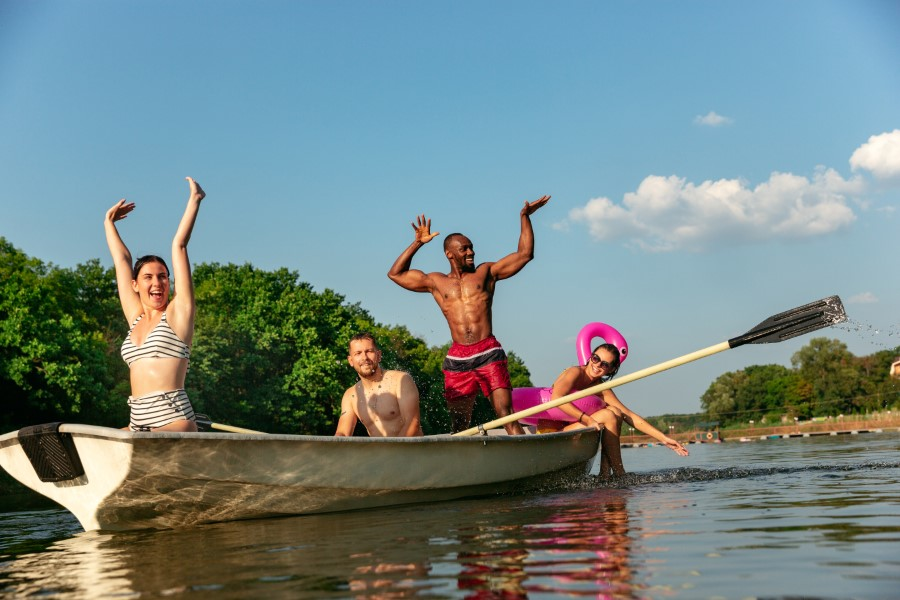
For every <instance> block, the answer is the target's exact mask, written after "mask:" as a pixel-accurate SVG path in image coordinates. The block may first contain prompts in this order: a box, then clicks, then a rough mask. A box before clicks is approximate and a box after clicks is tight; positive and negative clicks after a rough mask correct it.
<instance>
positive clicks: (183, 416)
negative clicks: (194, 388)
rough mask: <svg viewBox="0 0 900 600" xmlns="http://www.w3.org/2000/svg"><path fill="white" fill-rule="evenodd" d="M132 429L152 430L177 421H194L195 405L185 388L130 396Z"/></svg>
mask: <svg viewBox="0 0 900 600" xmlns="http://www.w3.org/2000/svg"><path fill="white" fill-rule="evenodd" d="M128 406H130V407H131V418H130V422H129V424H128V426H129V428H130V429H131V430H132V431H150V430H151V429H154V428H156V427H162V426H163V425H168V424H169V423H173V422H175V421H182V420H185V421H193V420H194V407H193V406H191V401H190V400H188V396H187V392H185V391H184V389H179V390H172V391H171V392H153V393H152V394H147V395H145V396H140V397H139V398H135V397H134V396H131V397H129V398H128Z"/></svg>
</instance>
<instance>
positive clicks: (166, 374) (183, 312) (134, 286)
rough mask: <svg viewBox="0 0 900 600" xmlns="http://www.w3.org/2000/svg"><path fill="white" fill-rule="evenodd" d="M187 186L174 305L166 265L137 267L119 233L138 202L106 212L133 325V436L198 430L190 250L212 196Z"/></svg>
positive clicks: (129, 341)
mask: <svg viewBox="0 0 900 600" xmlns="http://www.w3.org/2000/svg"><path fill="white" fill-rule="evenodd" d="M187 181H188V183H189V184H190V197H189V198H188V204H187V208H186V209H185V211H184V216H183V217H181V223H180V224H179V225H178V231H176V232H175V238H174V239H173V240H172V268H173V274H174V276H175V281H177V282H178V293H177V294H175V295H174V296H172V298H171V300H170V298H169V294H170V292H171V281H170V279H169V268H168V267H167V266H166V263H165V261H164V260H163V259H162V258H160V257H158V256H153V255H148V256H143V257H141V258H139V259H138V260H137V261H136V262H135V263H134V267H132V265H131V252H129V251H128V248H127V247H126V246H125V244H124V243H123V242H122V238H121V237H120V236H119V232H118V230H117V229H116V225H115V223H116V221H119V220H121V219H124V218H125V217H126V216H127V215H128V213H130V212H131V211H132V210H134V203H133V202H126V201H125V200H124V199H122V200H119V202H117V203H116V204H115V205H114V206H113V207H112V208H110V209H109V210H108V211H107V212H106V219H105V220H104V228H105V230H106V243H107V244H108V245H109V251H110V253H111V254H112V259H113V265H114V266H115V269H116V283H117V285H118V289H119V300H120V301H121V302H122V311H123V312H124V313H125V319H126V320H127V321H128V324H129V326H130V329H129V331H128V335H126V336H125V341H124V343H123V344H122V358H123V359H125V362H126V363H128V367H129V371H130V373H131V396H130V397H129V398H128V405H129V406H130V407H131V417H130V423H129V427H128V429H131V430H132V431H150V430H164V431H197V424H196V422H195V421H194V409H193V407H192V406H191V401H190V400H188V397H187V393H186V392H185V391H184V379H185V376H186V375H187V370H188V361H189V359H190V355H191V343H192V341H193V338H194V314H195V310H196V307H195V305H194V284H193V281H192V280H191V265H190V262H189V261H188V255H187V245H188V241H189V240H190V239H191V231H192V230H193V228H194V222H195V221H196V220H197V212H198V211H199V210H200V201H201V200H203V198H204V197H205V196H206V193H205V192H204V191H203V189H202V188H201V187H200V186H199V185H198V184H197V182H196V181H194V180H193V179H191V178H190V177H188V178H187Z"/></svg>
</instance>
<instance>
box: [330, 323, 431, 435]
mask: <svg viewBox="0 0 900 600" xmlns="http://www.w3.org/2000/svg"><path fill="white" fill-rule="evenodd" d="M347 362H349V363H350V366H351V367H353V369H354V370H355V371H356V373H357V374H358V375H359V381H358V382H356V384H355V385H353V386H350V387H349V388H347V391H346V392H344V397H343V398H342V399H341V416H340V418H339V419H338V424H337V431H335V433H334V435H336V436H348V437H349V436H352V435H353V430H354V428H355V427H356V423H357V421H361V422H362V424H363V425H364V426H365V427H366V431H368V432H369V436H370V437H413V436H419V435H422V425H421V423H420V421H419V390H418V388H416V383H415V382H414V381H413V378H412V377H411V376H410V375H409V373H404V372H403V371H384V370H382V369H381V350H379V349H378V345H377V344H376V343H375V338H374V337H373V336H372V334H370V333H359V334H357V335H355V336H353V337H352V338H350V350H349V353H348V356H347Z"/></svg>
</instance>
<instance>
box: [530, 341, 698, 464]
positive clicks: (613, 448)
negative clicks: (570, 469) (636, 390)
mask: <svg viewBox="0 0 900 600" xmlns="http://www.w3.org/2000/svg"><path fill="white" fill-rule="evenodd" d="M620 362H621V361H620V356H619V349H618V348H616V347H615V345H613V344H601V345H599V346H597V348H596V349H594V351H593V352H592V353H591V357H590V359H589V360H588V361H587V364H586V365H584V366H581V365H576V366H574V367H569V368H568V369H566V370H565V371H563V372H562V373H561V374H560V376H559V377H557V378H556V381H554V382H553V393H552V395H551V397H550V401H553V400H556V399H558V398H562V397H563V396H568V395H569V394H572V393H574V392H578V391H581V390H585V389H587V388H589V387H593V386H595V385H599V384H601V383H605V382H606V381H609V380H610V379H612V378H613V377H614V376H615V374H616V373H617V372H618V370H619V364H620ZM598 397H599V398H600V401H601V403H602V404H604V405H605V406H604V407H603V408H600V409H597V410H595V411H594V412H593V413H591V414H587V413H586V412H584V411H583V410H581V409H580V408H578V404H577V403H578V400H575V401H573V402H570V403H568V404H562V405H560V406H558V407H557V408H559V409H560V410H561V411H563V412H564V413H566V414H568V415H570V416H571V417H572V418H573V419H574V420H575V422H574V423H571V424H568V425H566V423H565V422H560V421H540V422H539V424H538V427H539V430H540V431H541V433H546V432H548V431H554V430H562V431H570V430H572V429H578V428H580V427H585V426H587V427H596V428H597V429H602V430H603V434H602V435H603V438H602V442H601V457H600V476H601V477H602V478H604V479H605V478H607V477H609V475H610V474H612V475H615V476H617V477H618V476H620V475H624V474H625V466H624V465H623V464H622V449H621V429H622V421H625V422H626V423H628V424H629V425H631V426H632V427H634V428H635V429H637V430H638V431H641V432H643V433H645V434H647V435H649V436H651V437H653V438H655V439H656V440H658V441H659V442H660V443H662V444H663V445H665V446H668V447H669V449H671V450H672V451H673V452H675V453H676V454H678V455H679V456H687V455H688V451H687V449H686V448H685V447H684V446H682V445H681V444H679V443H678V442H676V441H675V440H673V439H672V438H670V437H668V436H667V435H665V434H663V433H662V432H661V431H660V430H658V429H657V428H656V427H654V426H653V425H651V424H650V423H648V422H647V421H645V420H644V418H643V417H642V416H640V415H639V414H637V413H636V412H634V411H632V410H630V409H629V408H628V407H626V406H625V405H624V404H622V401H621V400H619V398H618V397H617V396H616V394H615V392H613V391H612V390H603V391H601V392H600V394H599V395H598ZM554 424H555V425H554Z"/></svg>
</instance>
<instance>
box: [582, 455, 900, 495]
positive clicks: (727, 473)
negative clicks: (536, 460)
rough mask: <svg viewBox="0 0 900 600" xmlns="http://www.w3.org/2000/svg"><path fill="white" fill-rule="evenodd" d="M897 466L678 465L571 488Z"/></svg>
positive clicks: (880, 463)
mask: <svg viewBox="0 0 900 600" xmlns="http://www.w3.org/2000/svg"><path fill="white" fill-rule="evenodd" d="M890 469H900V461H897V462H888V461H874V462H867V463H859V464H847V465H805V466H785V467H756V468H742V467H726V468H723V469H703V468H699V467H679V468H677V469H666V470H662V471H653V472H649V473H628V474H626V475H624V476H622V477H617V478H615V479H609V480H606V479H601V478H600V477H598V476H596V475H590V476H588V477H586V478H585V479H583V480H582V481H580V482H573V484H572V485H573V487H572V488H570V489H596V488H616V489H623V488H635V487H639V486H645V485H656V484H660V483H665V484H672V483H696V482H706V481H724V480H732V479H749V478H753V477H771V476H773V475H791V474H799V473H813V472H819V473H822V474H829V473H845V472H849V471H861V470H870V471H881V470H890Z"/></svg>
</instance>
